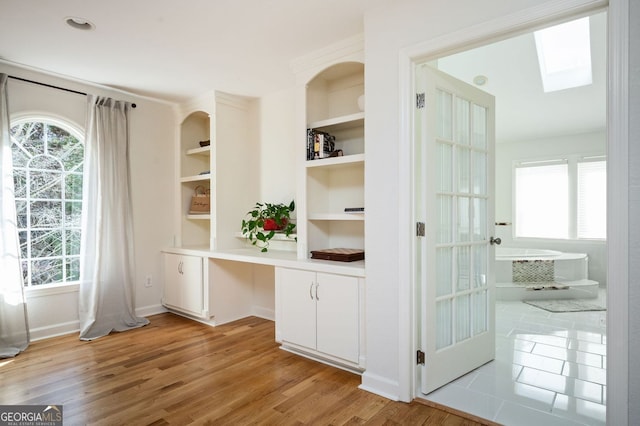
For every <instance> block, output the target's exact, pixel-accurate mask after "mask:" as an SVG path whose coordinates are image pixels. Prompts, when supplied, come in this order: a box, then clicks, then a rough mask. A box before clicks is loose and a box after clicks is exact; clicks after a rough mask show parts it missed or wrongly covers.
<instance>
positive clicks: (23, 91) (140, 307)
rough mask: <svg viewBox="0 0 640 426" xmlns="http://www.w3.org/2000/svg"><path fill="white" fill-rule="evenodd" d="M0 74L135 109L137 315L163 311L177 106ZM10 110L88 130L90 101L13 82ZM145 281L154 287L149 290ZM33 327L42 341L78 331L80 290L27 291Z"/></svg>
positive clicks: (7, 69) (27, 74)
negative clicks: (163, 254) (163, 264)
mask: <svg viewBox="0 0 640 426" xmlns="http://www.w3.org/2000/svg"><path fill="white" fill-rule="evenodd" d="M0 72H4V73H7V74H9V75H13V76H17V77H23V78H27V79H30V80H34V81H39V82H44V83H48V84H53V85H57V86H61V87H65V88H69V89H74V90H78V91H82V92H88V93H95V94H99V95H105V96H111V97H114V98H116V99H122V100H127V101H130V102H134V103H136V104H137V108H136V109H132V110H131V116H130V117H131V120H130V135H131V148H130V149H131V151H130V156H131V184H132V188H131V189H132V198H133V209H134V213H133V220H134V223H133V226H134V235H133V238H134V241H135V256H136V274H135V280H136V282H135V284H136V293H135V298H136V299H135V300H136V303H135V306H136V310H137V312H138V314H139V315H148V314H152V313H156V312H161V311H163V310H164V309H163V308H162V307H161V306H160V295H161V289H162V287H163V279H162V274H161V271H162V270H161V264H160V249H161V248H162V247H166V246H169V245H171V243H172V235H173V233H172V229H171V224H172V209H171V206H172V203H173V185H174V182H173V176H174V174H173V173H159V172H158V171H160V170H164V171H167V170H173V143H174V140H173V139H174V135H175V128H176V125H177V124H176V123H175V119H174V113H173V107H172V106H171V105H169V104H166V103H161V102H156V101H151V100H148V99H143V98H139V97H135V96H131V95H125V94H123V93H118V92H113V91H108V90H104V89H102V88H99V87H95V86H91V85H87V84H82V83H79V82H76V81H68V80H64V79H61V78H55V77H52V76H50V75H45V74H41V73H37V72H33V71H30V70H24V69H21V68H18V67H14V66H10V65H7V64H3V63H0ZM8 92H9V110H10V114H11V117H12V119H15V118H17V117H19V116H22V115H24V114H29V113H33V112H40V113H44V114H47V115H52V116H57V117H60V118H63V119H65V120H67V121H71V122H72V123H74V124H75V125H76V126H78V127H80V128H82V129H83V128H84V125H85V113H86V101H87V99H86V97H85V96H82V95H77V94H72V93H68V92H64V91H60V90H57V89H51V88H46V87H42V86H38V85H34V84H31V83H26V82H21V81H18V80H14V79H9V83H8ZM146 276H151V278H152V286H151V287H148V288H147V287H145V286H144V280H145V277H146ZM27 309H28V314H29V328H30V329H31V331H32V338H33V339H39V338H44V337H49V336H52V335H56V334H62V333H67V332H71V331H75V330H78V327H79V326H78V290H77V286H67V287H63V288H56V289H48V290H43V289H37V290H34V291H29V292H27Z"/></svg>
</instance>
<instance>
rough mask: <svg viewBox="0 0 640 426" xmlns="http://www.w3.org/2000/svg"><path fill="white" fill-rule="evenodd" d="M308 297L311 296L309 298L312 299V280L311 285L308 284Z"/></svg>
mask: <svg viewBox="0 0 640 426" xmlns="http://www.w3.org/2000/svg"><path fill="white" fill-rule="evenodd" d="M309 297H310V298H311V300H313V281H312V282H311V285H310V286H309Z"/></svg>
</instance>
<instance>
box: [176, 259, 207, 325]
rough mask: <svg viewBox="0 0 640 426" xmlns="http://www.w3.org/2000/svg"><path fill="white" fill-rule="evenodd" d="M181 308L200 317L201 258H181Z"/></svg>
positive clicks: (201, 294) (201, 300)
mask: <svg viewBox="0 0 640 426" xmlns="http://www.w3.org/2000/svg"><path fill="white" fill-rule="evenodd" d="M181 271H182V274H181V276H182V290H181V299H182V300H181V305H180V306H181V307H182V308H183V309H185V310H187V311H190V312H193V313H195V314H198V315H202V309H203V289H202V258H201V257H196V256H182V269H181Z"/></svg>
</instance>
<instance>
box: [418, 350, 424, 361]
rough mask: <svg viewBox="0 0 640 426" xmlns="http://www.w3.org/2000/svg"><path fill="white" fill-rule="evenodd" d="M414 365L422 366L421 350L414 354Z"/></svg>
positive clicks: (422, 355) (422, 353)
mask: <svg viewBox="0 0 640 426" xmlns="http://www.w3.org/2000/svg"><path fill="white" fill-rule="evenodd" d="M416 364H420V365H424V352H422V351H421V350H418V352H417V353H416Z"/></svg>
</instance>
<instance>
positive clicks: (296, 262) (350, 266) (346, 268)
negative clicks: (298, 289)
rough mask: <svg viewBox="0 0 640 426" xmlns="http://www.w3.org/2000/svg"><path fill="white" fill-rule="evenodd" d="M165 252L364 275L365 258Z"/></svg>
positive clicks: (290, 253) (206, 250)
mask: <svg viewBox="0 0 640 426" xmlns="http://www.w3.org/2000/svg"><path fill="white" fill-rule="evenodd" d="M162 251H163V252H164V253H174V254H183V255H189V256H200V257H207V258H209V259H220V260H231V261H235V262H245V263H254V264H259V265H271V266H280V267H285V268H293V269H304V270H310V271H316V272H326V273H331V274H343V275H350V276H355V277H364V276H365V271H364V262H365V261H364V260H359V261H355V262H337V261H331V260H319V259H298V257H297V253H296V252H295V251H285V250H269V251H268V252H266V253H263V252H261V251H260V250H259V249H256V248H239V249H228V250H213V251H212V250H209V248H208V247H204V246H198V247H168V248H165V249H164V250H162Z"/></svg>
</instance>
